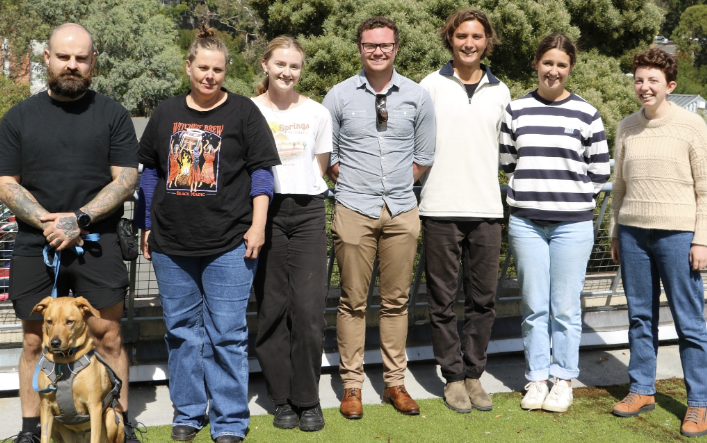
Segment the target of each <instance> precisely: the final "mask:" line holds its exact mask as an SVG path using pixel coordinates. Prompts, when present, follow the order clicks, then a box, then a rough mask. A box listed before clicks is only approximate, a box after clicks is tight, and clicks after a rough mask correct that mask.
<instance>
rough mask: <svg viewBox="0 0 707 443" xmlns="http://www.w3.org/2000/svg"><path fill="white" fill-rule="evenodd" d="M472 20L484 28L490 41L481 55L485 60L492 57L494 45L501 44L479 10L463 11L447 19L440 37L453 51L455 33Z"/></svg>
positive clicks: (485, 17)
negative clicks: (463, 24)
mask: <svg viewBox="0 0 707 443" xmlns="http://www.w3.org/2000/svg"><path fill="white" fill-rule="evenodd" d="M471 20H476V21H477V22H479V23H481V25H482V26H483V27H484V34H486V39H488V43H487V44H486V49H485V50H484V53H483V54H481V58H482V59H484V58H485V57H487V56H489V55H491V52H493V47H494V45H498V44H500V43H501V42H500V41H499V40H498V36H496V31H494V30H493V26H491V21H490V20H489V18H488V17H487V16H486V14H484V13H483V12H481V11H479V10H478V9H474V8H467V9H462V10H460V11H457V12H455V13H454V14H452V15H450V16H449V17H447V21H446V22H445V23H444V26H442V29H440V30H439V36H440V37H442V43H444V46H445V47H446V48H447V49H449V50H450V51H451V50H452V39H453V38H454V32H455V31H456V30H457V28H458V27H460V26H461V25H462V23H464V22H466V21H471Z"/></svg>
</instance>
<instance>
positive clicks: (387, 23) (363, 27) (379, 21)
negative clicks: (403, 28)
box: [356, 16, 400, 44]
mask: <svg viewBox="0 0 707 443" xmlns="http://www.w3.org/2000/svg"><path fill="white" fill-rule="evenodd" d="M376 28H389V29H390V30H391V31H393V35H394V36H395V43H396V44H397V43H400V32H398V27H397V26H396V25H395V22H394V21H393V20H391V19H389V18H387V17H381V16H376V17H371V18H367V19H366V20H364V21H363V22H361V24H360V25H358V29H357V30H356V33H357V35H356V43H361V35H362V34H363V32H364V31H368V30H369V29H376Z"/></svg>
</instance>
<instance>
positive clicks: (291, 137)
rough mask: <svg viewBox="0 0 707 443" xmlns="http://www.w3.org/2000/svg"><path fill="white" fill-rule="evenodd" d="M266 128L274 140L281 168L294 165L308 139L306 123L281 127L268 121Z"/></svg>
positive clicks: (277, 123) (279, 124)
mask: <svg viewBox="0 0 707 443" xmlns="http://www.w3.org/2000/svg"><path fill="white" fill-rule="evenodd" d="M268 126H270V130H271V131H272V135H273V137H274V138H275V145H276V146H277V153H278V155H279V156H280V161H281V162H282V166H288V165H294V164H295V163H297V159H298V158H300V157H301V156H302V155H303V154H304V151H305V148H306V147H307V138H308V137H309V124H308V123H293V124H290V125H283V124H281V123H279V122H276V121H269V122H268Z"/></svg>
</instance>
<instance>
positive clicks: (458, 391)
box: [444, 380, 471, 414]
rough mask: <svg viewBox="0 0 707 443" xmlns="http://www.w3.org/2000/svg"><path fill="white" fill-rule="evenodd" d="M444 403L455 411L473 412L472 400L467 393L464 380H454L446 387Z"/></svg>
mask: <svg viewBox="0 0 707 443" xmlns="http://www.w3.org/2000/svg"><path fill="white" fill-rule="evenodd" d="M444 405H445V406H446V407H448V408H449V409H451V410H452V411H454V412H458V413H460V414H467V413H469V412H471V402H470V401H469V395H467V393H466V387H465V386H464V380H459V381H453V382H449V383H447V384H446V386H445V387H444Z"/></svg>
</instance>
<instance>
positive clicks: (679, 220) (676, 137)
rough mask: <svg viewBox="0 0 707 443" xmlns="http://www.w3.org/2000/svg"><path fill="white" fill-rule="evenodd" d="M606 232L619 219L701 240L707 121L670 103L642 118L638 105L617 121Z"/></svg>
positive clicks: (706, 227) (706, 226)
mask: <svg viewBox="0 0 707 443" xmlns="http://www.w3.org/2000/svg"><path fill="white" fill-rule="evenodd" d="M614 149H615V150H614V156H615V159H616V164H615V167H614V190H613V202H612V207H611V226H610V228H609V229H610V231H609V232H611V236H612V237H614V238H617V237H618V236H619V225H620V224H621V225H626V226H634V227H638V228H644V229H664V230H671V231H691V232H694V233H695V235H694V237H693V240H692V243H693V244H697V245H707V125H705V122H704V120H702V118H701V117H700V116H699V115H697V114H694V113H692V112H689V111H686V110H684V109H682V108H681V107H679V106H677V105H675V104H672V103H671V105H670V111H669V112H668V115H666V116H665V117H663V118H660V119H655V120H648V119H646V118H645V117H644V116H643V108H641V110H639V111H638V112H636V113H635V114H631V115H630V116H628V117H626V118H625V119H623V120H622V121H621V123H620V124H619V128H618V131H617V134H616V147H615V148H614Z"/></svg>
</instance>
